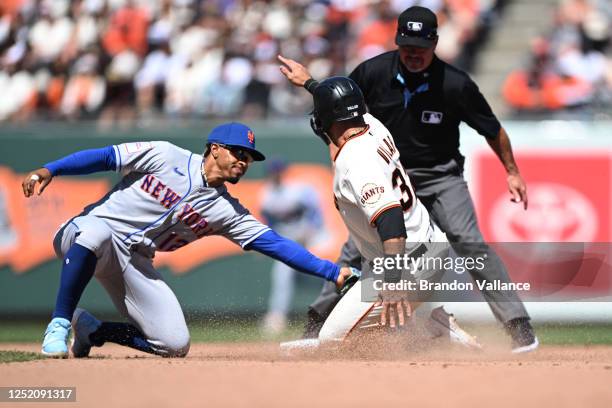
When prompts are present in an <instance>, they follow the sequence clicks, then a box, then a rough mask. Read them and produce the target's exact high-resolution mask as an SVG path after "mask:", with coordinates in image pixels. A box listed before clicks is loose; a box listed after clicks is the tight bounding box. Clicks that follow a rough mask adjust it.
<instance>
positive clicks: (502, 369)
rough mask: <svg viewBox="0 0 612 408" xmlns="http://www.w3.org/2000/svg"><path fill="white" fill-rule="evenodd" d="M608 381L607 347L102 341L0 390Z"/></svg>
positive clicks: (187, 400)
mask: <svg viewBox="0 0 612 408" xmlns="http://www.w3.org/2000/svg"><path fill="white" fill-rule="evenodd" d="M38 347H39V345H38V344H0V350H27V351H38ZM611 385H612V347H609V346H597V347H595V346H593V347H551V346H548V347H541V349H540V350H539V351H538V352H537V353H535V354H532V355H529V356H522V357H514V356H512V355H510V354H508V352H507V351H506V350H504V351H501V350H495V351H487V352H470V353H466V352H465V351H461V352H459V351H458V350H444V351H442V350H438V351H428V352H426V353H423V352H421V353H419V352H417V353H412V354H406V355H401V356H399V355H396V356H393V355H387V356H384V357H381V356H377V357H368V356H364V355H361V356H354V355H350V354H347V353H345V352H341V353H337V352H333V353H332V352H327V353H325V352H324V353H322V354H319V355H303V356H297V357H296V356H294V357H289V358H287V357H283V356H281V355H280V353H279V351H278V345H276V344H266V343H256V344H195V345H192V349H191V352H190V353H189V356H188V357H187V358H186V359H163V358H159V357H153V356H148V355H144V354H142V353H138V352H133V351H131V350H129V349H126V348H122V347H118V346H113V345H109V346H105V347H103V348H100V349H95V352H93V353H92V358H89V359H83V360H76V359H68V360H39V361H32V362H26V363H9V364H0V386H74V387H76V388H77V403H76V404H75V403H66V404H56V403H54V404H52V406H53V407H59V406H62V405H64V406H69V407H76V406H83V407H104V408H108V407H111V406H117V407H148V408H150V407H162V406H168V407H170V406H189V407H191V406H193V407H308V408H314V407H328V406H329V407H334V408H337V407H351V408H355V407H361V406H379V407H390V406H414V407H440V406H449V407H496V408H500V407H512V408H517V407H521V408H523V407H545V406H546V407H548V406H550V407H555V408H562V407H572V408H575V407H584V406H588V407H610V406H612V386H611ZM39 405H41V406H43V405H44V406H49V405H48V404H47V403H45V404H39ZM3 406H9V405H8V404H6V403H0V408H1V407H3ZM13 406H14V405H13ZM23 406H34V404H26V405H23Z"/></svg>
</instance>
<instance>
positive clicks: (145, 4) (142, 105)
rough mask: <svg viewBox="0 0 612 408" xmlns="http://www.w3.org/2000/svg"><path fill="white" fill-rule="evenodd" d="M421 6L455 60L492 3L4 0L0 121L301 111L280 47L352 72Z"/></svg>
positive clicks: (315, 65) (300, 96)
mask: <svg viewBox="0 0 612 408" xmlns="http://www.w3.org/2000/svg"><path fill="white" fill-rule="evenodd" d="M415 3H418V4H420V5H425V6H427V7H429V8H431V9H432V10H434V11H436V13H437V14H438V18H439V21H440V29H439V33H440V43H439V45H438V54H439V55H440V56H441V57H442V58H444V59H446V60H447V61H454V60H455V59H457V58H458V56H459V55H460V54H461V51H462V49H463V46H464V44H466V43H468V42H470V41H472V40H473V38H474V36H475V31H476V29H477V27H478V21H479V18H480V16H482V15H483V13H484V12H485V11H486V10H487V9H489V8H490V7H491V5H492V4H493V0H426V1H422V0H421V1H416V0H378V1H376V0H331V1H308V0H293V1H289V0H74V1H69V0H2V1H1V2H0V13H1V14H0V68H1V70H0V121H26V120H28V119H30V118H32V117H36V118H43V119H56V118H61V119H68V120H76V119H87V118H98V119H99V120H100V123H101V124H102V125H104V126H112V125H114V124H117V123H128V124H129V123H131V122H132V121H134V120H136V119H137V120H138V121H139V122H142V123H146V122H147V121H148V120H153V119H155V118H158V117H179V118H184V117H201V116H221V117H227V116H239V117H242V118H247V119H249V118H262V117H268V116H270V115H276V116H282V115H295V114H303V113H304V112H305V111H306V110H307V109H308V106H309V105H310V103H309V102H310V101H309V98H308V95H307V94H306V93H305V92H301V91H300V90H298V89H296V88H294V87H291V86H290V85H289V84H288V83H287V81H285V80H284V78H283V77H281V74H280V73H279V70H278V62H277V60H276V56H277V55H278V54H279V53H281V54H283V55H285V56H287V57H290V58H294V59H296V60H298V61H301V62H303V63H305V64H306V65H307V66H308V68H309V69H310V71H311V72H312V73H313V75H314V76H315V77H318V78H322V77H326V76H329V75H331V74H333V73H346V72H348V71H350V70H351V69H352V68H353V67H354V66H355V65H356V64H357V63H359V62H361V61H363V60H364V59H366V58H369V57H371V56H374V55H377V54H379V53H381V52H383V51H385V50H390V49H393V48H395V45H394V43H393V41H394V33H395V30H396V24H397V20H396V19H397V15H398V14H399V13H401V11H403V10H404V9H406V8H407V7H410V6H411V5H413V4H415Z"/></svg>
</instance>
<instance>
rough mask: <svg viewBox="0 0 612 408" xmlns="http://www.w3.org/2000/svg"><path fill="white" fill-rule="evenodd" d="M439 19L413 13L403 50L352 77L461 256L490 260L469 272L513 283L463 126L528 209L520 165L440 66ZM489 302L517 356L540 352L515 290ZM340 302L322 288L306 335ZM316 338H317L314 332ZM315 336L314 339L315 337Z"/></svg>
mask: <svg viewBox="0 0 612 408" xmlns="http://www.w3.org/2000/svg"><path fill="white" fill-rule="evenodd" d="M437 28H438V22H437V19H436V15H435V14H434V13H433V12H432V11H431V10H429V9H427V8H424V7H418V6H414V7H410V8H409V9H407V10H405V11H404V12H403V13H402V14H400V16H399V18H398V28H397V34H396V36H395V43H396V44H397V46H398V48H397V50H394V51H390V52H386V53H384V54H381V55H378V56H376V57H374V58H371V59H369V60H367V61H365V62H363V63H361V64H360V65H359V66H357V68H355V70H354V71H353V72H352V73H351V74H350V78H351V79H353V80H354V81H355V82H356V83H357V84H358V85H359V86H360V87H361V90H362V91H363V94H364V96H365V100H366V103H367V105H368V108H369V111H370V113H371V114H372V115H374V116H375V117H376V118H378V119H379V120H380V121H381V122H383V123H384V124H385V126H386V127H387V128H388V129H389V131H390V132H391V134H392V135H393V138H394V140H395V144H396V145H397V147H398V149H399V151H400V158H401V162H402V165H403V166H404V168H405V169H406V170H407V172H408V174H409V176H410V180H411V181H412V183H413V185H414V186H415V189H416V195H417V196H418V198H419V199H420V200H421V202H422V203H423V204H424V205H425V206H426V207H427V210H428V211H429V213H430V215H431V217H432V218H433V220H434V221H435V222H436V224H438V226H439V227H440V228H441V229H442V230H443V231H444V232H445V233H446V235H447V237H448V240H449V241H450V242H451V245H452V246H453V249H454V251H455V252H456V253H457V254H458V255H459V256H463V257H468V256H469V257H477V256H482V254H483V253H485V254H486V255H487V256H486V265H485V268H484V269H482V270H477V269H472V270H470V274H471V276H472V277H473V278H474V279H476V280H479V281H483V280H486V281H494V280H499V281H502V282H508V281H509V280H510V279H509V277H508V272H507V271H506V269H505V267H504V265H503V263H502V262H501V260H500V258H499V257H498V256H497V254H495V252H493V251H492V250H491V249H490V248H489V247H488V245H486V244H485V243H484V240H483V237H482V234H481V232H480V230H479V228H478V223H477V221H476V214H475V212H474V206H473V204H472V199H471V197H470V193H469V191H468V187H467V184H466V182H465V180H464V178H463V163H464V160H465V158H464V157H463V156H462V155H461V153H459V124H460V122H461V121H463V122H465V123H467V124H468V125H469V126H470V127H472V128H473V129H475V130H476V131H478V133H480V134H481V135H483V136H484V137H485V138H486V140H487V143H488V144H489V146H491V149H492V150H493V151H494V152H495V154H496V155H497V157H498V158H499V159H500V161H501V163H502V164H503V166H504V168H505V169H506V173H507V182H508V189H509V190H510V193H511V195H512V201H514V202H516V203H521V202H522V203H523V206H524V208H525V209H527V187H526V185H525V182H524V181H523V178H522V177H521V175H520V173H519V169H518V167H517V165H516V163H515V161H514V157H513V154H512V147H511V145H510V140H509V138H508V135H507V133H506V131H505V130H504V128H503V127H502V126H501V124H500V123H499V121H498V120H497V118H496V117H495V115H494V114H493V112H492V111H491V108H490V106H489V104H488V103H487V101H486V100H485V98H484V97H483V95H482V94H481V93H480V91H479V90H478V86H477V85H476V84H475V83H474V81H472V79H471V78H470V77H469V76H468V75H467V74H466V73H465V72H463V71H461V70H459V69H458V68H456V67H453V66H452V65H450V64H447V63H446V62H444V61H442V60H440V59H438V58H437V57H436V55H435V54H434V51H435V48H436V45H437V43H438V34H437ZM279 60H280V61H281V62H282V63H283V64H284V66H281V68H280V69H281V72H282V73H283V74H284V75H285V76H286V77H287V79H289V81H290V82H291V83H292V84H294V85H297V86H304V87H305V88H306V89H307V90H308V91H309V92H310V93H312V92H313V91H314V89H315V88H316V86H317V84H318V83H317V81H315V80H314V79H312V77H311V76H310V74H309V72H308V71H307V70H306V68H305V67H304V66H303V65H301V64H299V63H297V62H296V61H293V60H291V59H287V58H284V57H282V56H279ZM358 259H359V253H358V252H356V249H355V247H354V245H351V242H350V240H349V242H347V243H346V244H345V246H344V247H343V249H342V253H341V256H340V260H339V263H341V264H351V263H352V264H358V262H356V260H358ZM482 293H483V296H484V298H485V299H486V301H487V302H488V304H489V307H490V308H491V310H492V312H493V314H494V315H495V317H496V318H497V320H498V321H500V322H502V323H503V324H504V326H505V328H506V330H507V332H508V334H509V335H510V336H511V338H512V347H513V352H515V353H521V352H527V351H532V350H535V349H536V348H537V347H538V340H537V338H536V337H535V334H534V332H533V329H532V327H531V324H530V323H529V315H528V314H527V311H526V310H525V307H524V306H523V304H522V302H521V300H520V299H519V297H518V296H517V295H516V293H515V292H513V291H503V292H502V291H488V290H484V291H483V292H482ZM338 300H339V298H338V297H337V295H335V291H334V290H333V288H332V290H331V291H330V290H327V288H324V289H323V292H322V293H321V296H320V297H319V299H317V300H316V301H315V302H314V303H313V305H311V307H310V310H309V325H310V327H307V335H308V334H311V335H312V334H315V335H316V332H317V330H318V326H319V325H321V324H322V321H323V320H324V319H325V318H326V317H327V315H328V314H329V312H331V309H332V308H333V306H334V305H335V304H336V303H337V301H338ZM309 331H310V333H308V332H309ZM313 332H314V333H313Z"/></svg>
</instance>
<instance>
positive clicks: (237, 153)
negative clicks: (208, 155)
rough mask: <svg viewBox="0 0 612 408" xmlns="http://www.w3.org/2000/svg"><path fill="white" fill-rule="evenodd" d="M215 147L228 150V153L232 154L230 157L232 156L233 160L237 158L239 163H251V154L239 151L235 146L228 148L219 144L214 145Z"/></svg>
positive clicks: (246, 151)
mask: <svg viewBox="0 0 612 408" xmlns="http://www.w3.org/2000/svg"><path fill="white" fill-rule="evenodd" d="M215 144H216V145H217V146H221V147H223V148H224V149H227V150H229V152H230V153H231V154H232V156H234V157H235V158H237V159H238V160H240V161H243V162H245V163H252V162H253V156H251V153H249V152H248V150H246V149H241V148H240V147H236V146H229V145H226V144H221V143H215Z"/></svg>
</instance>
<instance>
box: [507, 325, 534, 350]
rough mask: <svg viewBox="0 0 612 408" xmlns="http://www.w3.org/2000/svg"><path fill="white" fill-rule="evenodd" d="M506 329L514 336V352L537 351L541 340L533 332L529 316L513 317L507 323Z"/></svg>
mask: <svg viewBox="0 0 612 408" xmlns="http://www.w3.org/2000/svg"><path fill="white" fill-rule="evenodd" d="M505 326H506V331H507V332H508V334H509V335H510V337H511V338H512V353H513V354H520V353H529V352H531V351H535V350H536V349H537V348H538V346H539V345H540V342H539V341H538V338H537V337H536V335H535V333H534V332H533V327H531V324H530V323H529V318H527V317H520V318H518V319H512V320H510V321H509V322H507V323H506V324H505Z"/></svg>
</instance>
